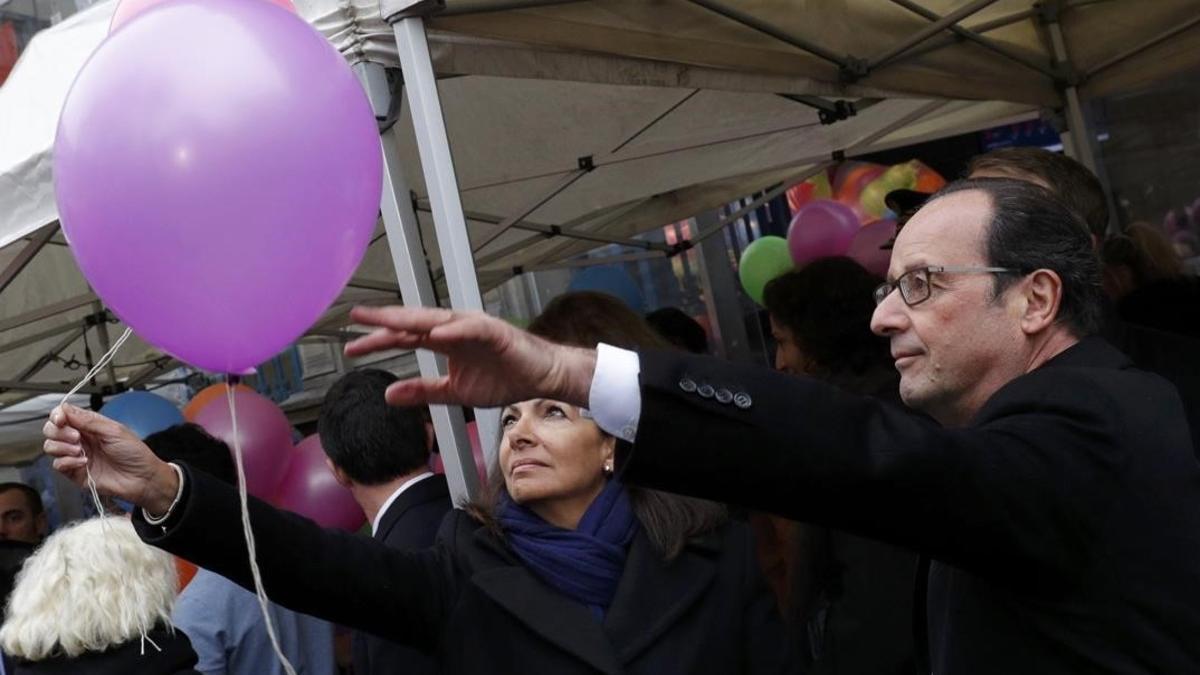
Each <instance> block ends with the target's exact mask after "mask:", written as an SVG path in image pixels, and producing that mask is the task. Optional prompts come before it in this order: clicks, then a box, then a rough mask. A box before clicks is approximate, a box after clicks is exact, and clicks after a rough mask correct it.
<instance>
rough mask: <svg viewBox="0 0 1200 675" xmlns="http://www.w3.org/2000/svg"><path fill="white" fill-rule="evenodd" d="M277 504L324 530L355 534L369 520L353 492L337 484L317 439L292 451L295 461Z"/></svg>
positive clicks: (280, 486) (290, 466)
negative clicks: (347, 531)
mask: <svg viewBox="0 0 1200 675" xmlns="http://www.w3.org/2000/svg"><path fill="white" fill-rule="evenodd" d="M274 503H275V505H276V506H278V507H279V508H281V509H287V510H288V511H291V512H292V513H298V514H300V515H302V516H304V517H305V518H308V519H309V520H312V521H314V522H316V523H318V524H319V525H321V526H323V527H337V528H341V529H343V530H349V531H351V532H353V531H354V530H357V529H358V528H360V527H362V524H363V522H365V521H366V516H364V515H363V511H362V507H360V506H359V505H358V502H356V501H354V496H353V495H351V494H350V491H349V490H347V489H346V488H344V487H342V486H341V485H340V484H339V483H338V482H337V479H336V478H334V477H333V472H331V471H330V470H329V467H328V466H327V465H326V464H325V451H324V450H322V449H321V439H320V438H319V437H317V436H309V437H308V438H306V439H304V440H303V441H300V445H297V446H296V449H295V450H294V451H293V452H292V461H291V463H289V464H288V468H287V472H286V473H285V474H284V477H283V482H282V483H280V485H279V490H278V492H277V493H276V496H275V500H274Z"/></svg>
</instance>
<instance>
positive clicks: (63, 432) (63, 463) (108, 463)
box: [42, 404, 179, 515]
mask: <svg viewBox="0 0 1200 675" xmlns="http://www.w3.org/2000/svg"><path fill="white" fill-rule="evenodd" d="M42 434H43V435H44V436H45V437H46V442H45V444H44V445H43V448H44V450H45V453H46V454H47V455H50V456H51V457H54V468H55V469H56V470H57V471H59V472H60V473H62V474H63V475H64V476H66V477H67V478H70V479H71V480H72V481H73V482H75V483H76V484H77V485H80V486H83V485H86V483H87V467H89V466H90V467H91V470H92V479H93V480H95V481H96V489H97V490H98V491H99V492H102V493H104V494H107V495H113V496H116V497H120V498H122V499H126V500H128V501H131V502H133V503H134V504H137V505H138V506H140V507H142V508H143V509H144V510H145V511H146V512H147V513H150V514H152V515H161V514H163V513H165V512H166V510H167V509H168V508H170V506H171V502H172V501H174V499H175V495H176V493H177V492H178V490H179V477H178V475H177V474H176V473H175V470H174V469H172V468H171V467H170V466H169V465H168V464H167V463H166V462H163V461H162V460H160V459H159V458H158V457H155V456H154V453H153V452H151V451H150V448H148V447H146V444H145V443H142V442H141V441H140V440H138V437H137V436H134V435H133V433H132V432H130V431H129V430H128V429H126V428H125V427H123V426H121V425H120V424H118V423H117V422H114V421H113V420H110V419H108V418H107V417H105V416H103V415H100V414H99V413H94V412H92V411H90V410H83V409H82V408H77V407H75V406H73V405H67V404H63V405H61V406H59V407H57V408H55V409H54V410H53V411H51V412H50V420H49V421H47V422H46V424H45V426H43V427H42ZM85 453H86V454H85Z"/></svg>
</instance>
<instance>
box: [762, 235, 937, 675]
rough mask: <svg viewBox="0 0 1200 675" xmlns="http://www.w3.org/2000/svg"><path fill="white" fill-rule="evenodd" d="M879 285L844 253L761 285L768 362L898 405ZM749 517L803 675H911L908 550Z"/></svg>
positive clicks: (911, 558)
mask: <svg viewBox="0 0 1200 675" xmlns="http://www.w3.org/2000/svg"><path fill="white" fill-rule="evenodd" d="M882 282H883V280H882V279H880V278H878V277H876V276H875V275H873V274H871V273H870V272H868V271H867V270H866V269H864V268H863V266H862V265H860V264H858V263H857V262H855V261H854V260H851V259H850V258H843V257H837V258H824V259H821V260H816V261H814V262H812V263H809V264H808V265H806V266H804V267H803V268H801V269H799V270H795V271H792V272H788V273H787V274H784V275H783V276H780V277H777V278H775V279H773V280H772V281H770V282H768V283H767V286H766V288H765V289H764V291H763V304H764V305H765V307H766V309H767V313H768V315H769V317H770V322H771V333H772V335H773V337H774V338H775V343H776V351H775V368H776V369H777V370H779V371H781V372H785V373H790V374H793V375H803V376H808V377H814V378H817V379H820V380H824V381H825V382H828V383H830V384H833V385H835V386H837V387H838V388H839V389H842V390H843V391H848V392H851V393H855V394H861V395H864V396H873V397H876V398H880V399H882V400H886V401H892V402H894V403H896V404H899V403H900V398H899V394H898V391H897V387H898V384H899V379H900V378H899V374H898V373H897V372H896V369H895V368H893V367H892V359H891V356H890V354H889V353H888V344H887V341H886V340H884V339H883V338H881V337H880V336H878V335H875V334H873V333H872V332H871V314H872V313H873V312H874V310H875V303H874V301H873V300H872V293H873V292H874V290H875V289H876V288H877V287H878V286H879V284H880V283H882ZM751 522H752V523H753V524H754V526H755V534H756V539H757V541H758V543H759V555H760V558H761V559H762V560H763V561H764V564H766V565H768V566H770V568H771V569H772V570H773V571H774V574H773V575H772V574H768V578H772V581H773V584H772V585H773V587H774V590H775V592H776V594H777V596H778V597H779V600H780V606H781V608H782V609H783V610H784V614H785V616H787V617H788V618H790V619H791V620H792V621H794V622H795V623H796V624H798V626H799V627H800V629H801V630H800V638H801V642H802V644H805V645H806V647H807V649H806V652H807V655H808V657H809V658H810V659H812V661H813V664H812V667H811V668H810V669H809V672H810V673H830V674H832V673H861V674H864V675H866V674H871V675H888V674H895V675H909V674H910V673H912V672H913V669H914V667H915V663H914V662H913V645H912V642H913V632H912V585H913V579H914V577H915V575H916V569H917V556H916V555H915V554H914V553H912V552H911V551H906V550H904V549H900V548H897V547H895V546H890V545H888V544H883V543H880V542H877V541H873V540H870V539H865V538H863V537H858V536H855V535H852V534H846V533H844V532H840V531H838V530H832V529H829V528H824V527H819V526H814V525H807V524H800V523H796V522H794V521H791V520H787V519H784V518H780V517H778V516H763V515H756V516H754V517H753V518H752V521H751ZM863 645H870V646H871V648H870V649H863Z"/></svg>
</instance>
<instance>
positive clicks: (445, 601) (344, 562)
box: [133, 467, 457, 651]
mask: <svg viewBox="0 0 1200 675" xmlns="http://www.w3.org/2000/svg"><path fill="white" fill-rule="evenodd" d="M184 471H185V479H184V486H185V489H184V494H183V497H182V499H181V501H180V503H179V504H178V505H177V506H176V513H175V514H174V515H172V516H171V519H170V520H169V521H168V522H167V523H166V527H165V529H164V528H163V527H156V526H153V525H150V524H148V523H147V522H146V521H145V519H144V517H143V514H142V513H141V510H140V509H138V510H137V511H136V512H135V515H134V519H133V522H134V527H135V528H136V529H137V532H138V534H139V535H140V536H141V538H142V539H143V540H144V541H145V542H146V543H148V544H151V545H153V546H156V547H158V548H161V549H163V550H166V551H169V552H171V553H173V554H175V555H177V556H180V557H182V558H184V559H185V560H188V561H191V562H192V563H194V564H196V565H199V566H200V567H203V568H205V569H207V570H210V571H213V572H216V573H217V574H220V575H222V576H224V577H227V578H228V579H230V580H232V581H234V582H235V583H237V584H239V585H241V586H243V587H245V588H247V589H249V590H250V591H251V592H253V590H254V582H253V579H252V577H251V574H250V566H249V562H248V557H247V553H246V541H245V537H244V535H243V533H242V520H241V510H240V506H239V500H238V495H237V492H236V491H235V490H234V489H233V488H232V487H230V486H229V485H226V484H224V483H222V482H220V481H218V480H217V479H215V478H212V477H210V476H208V475H207V474H205V473H204V472H201V471H190V470H188V469H187V468H186V467H185V468H184ZM249 507H250V522H251V527H252V529H253V532H254V538H255V548H256V552H257V558H258V567H259V569H260V571H261V574H262V579H263V586H264V588H265V589H266V592H267V596H268V597H269V598H270V599H271V600H273V601H275V602H277V603H279V604H281V605H283V606H285V607H288V608H290V609H293V610H296V611H298V612H302V613H305V614H311V615H313V616H317V617H320V618H323V619H327V620H329V621H333V622H335V623H339V624H342V625H345V626H350V627H353V628H358V629H361V630H365V631H368V632H371V633H374V634H376V635H379V636H380V637H384V638H387V639H389V640H394V641H397V642H401V643H404V644H407V645H410V646H413V647H416V648H418V649H423V650H426V651H431V650H433V648H434V646H435V645H436V642H437V640H438V639H439V638H440V634H441V627H442V626H443V625H444V623H445V621H444V617H446V616H447V615H448V612H449V608H450V606H451V605H452V603H453V599H454V597H455V594H456V593H457V574H456V572H455V569H454V564H453V555H452V552H451V550H450V548H449V546H450V543H451V542H452V541H453V536H447V537H444V538H440V540H439V544H438V545H436V546H435V547H433V548H432V549H429V550H426V551H419V552H414V551H398V550H395V549H391V548H388V547H387V546H385V545H383V544H382V543H380V542H377V541H374V540H372V539H369V538H366V537H361V536H356V535H354V534H350V533H347V532H342V531H338V530H326V529H322V528H321V527H319V526H318V525H316V524H315V523H313V522H312V521H310V520H307V519H305V518H301V517H300V516H297V515H294V514H291V513H287V512H284V511H280V510H278V509H275V508H273V507H271V506H270V505H268V504H266V503H264V502H262V501H260V500H258V499H256V498H254V497H250V504H249ZM456 520H457V518H455V517H453V516H451V517H448V518H447V519H446V523H445V524H444V525H445V531H450V530H452V529H453V528H454V527H455V526H456Z"/></svg>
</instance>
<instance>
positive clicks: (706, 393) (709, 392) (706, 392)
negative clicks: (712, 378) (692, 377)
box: [696, 384, 716, 398]
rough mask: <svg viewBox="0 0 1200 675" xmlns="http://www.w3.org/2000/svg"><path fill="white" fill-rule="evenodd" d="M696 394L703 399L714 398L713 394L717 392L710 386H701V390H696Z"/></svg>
mask: <svg viewBox="0 0 1200 675" xmlns="http://www.w3.org/2000/svg"><path fill="white" fill-rule="evenodd" d="M696 393H697V394H699V395H700V396H701V397H702V398H712V397H713V394H715V393H716V390H714V389H713V388H712V386H710V385H707V384H702V385H700V387H699V388H697V389H696Z"/></svg>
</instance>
